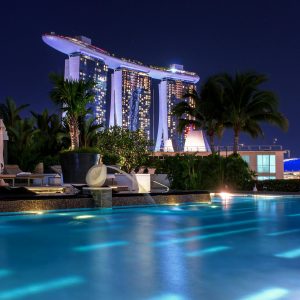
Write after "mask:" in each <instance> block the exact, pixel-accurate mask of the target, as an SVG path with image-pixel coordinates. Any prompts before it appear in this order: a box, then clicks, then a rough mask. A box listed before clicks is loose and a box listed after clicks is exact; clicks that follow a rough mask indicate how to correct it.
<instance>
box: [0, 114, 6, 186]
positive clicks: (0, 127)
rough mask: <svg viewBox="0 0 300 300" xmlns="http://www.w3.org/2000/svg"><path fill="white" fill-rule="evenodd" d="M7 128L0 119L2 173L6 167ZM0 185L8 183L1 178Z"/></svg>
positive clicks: (0, 162) (0, 165)
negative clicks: (5, 141) (5, 139)
mask: <svg viewBox="0 0 300 300" xmlns="http://www.w3.org/2000/svg"><path fill="white" fill-rule="evenodd" d="M6 135H7V133H6V129H5V125H4V123H3V120H2V119H0V173H2V171H3V168H4V157H3V151H4V138H6ZM0 185H7V184H6V183H5V182H4V180H3V179H0Z"/></svg>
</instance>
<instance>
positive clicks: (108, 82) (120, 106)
mask: <svg viewBox="0 0 300 300" xmlns="http://www.w3.org/2000/svg"><path fill="white" fill-rule="evenodd" d="M42 38H43V41H44V42H45V43H46V44H48V45H49V46H51V47H52V48H54V49H56V50H58V51H60V52H62V53H64V54H66V55H68V58H66V60H65V79H69V80H79V79H83V80H87V79H93V80H94V81H95V83H96V85H95V91H94V92H95V101H94V103H93V104H92V109H93V114H94V117H95V118H96V120H97V122H98V123H99V124H100V123H102V124H104V125H105V126H106V127H107V126H114V125H118V126H122V127H123V128H128V129H130V130H137V129H141V130H143V131H144V132H145V133H146V135H147V136H148V138H149V139H150V138H151V136H155V135H156V139H155V141H154V142H155V151H160V150H161V149H165V148H166V147H169V150H170V149H171V151H182V150H183V148H184V139H185V135H184V133H179V132H177V130H176V127H177V124H178V121H177V118H176V117H175V116H173V114H172V109H173V107H174V106H175V105H176V104H177V103H179V102H180V101H183V100H182V96H183V95H184V94H185V93H186V92H191V91H192V90H193V89H195V85H196V83H197V82H198V81H199V76H198V75H197V74H195V73H192V72H188V71H184V70H183V66H181V65H175V64H174V65H171V66H170V68H163V67H157V66H146V65H144V64H142V63H141V62H138V61H134V60H129V59H125V58H117V57H116V56H115V55H114V54H110V53H109V52H107V51H105V50H103V49H101V48H98V47H95V46H94V45H92V43H91V40H90V39H89V38H87V37H84V36H78V37H75V38H73V37H67V36H62V35H57V34H55V33H50V34H44V35H43V37H42ZM155 84H156V85H158V88H157V87H156V90H158V99H159V101H158V102H159V103H158V111H159V115H158V116H155V117H154V118H152V117H151V107H152V111H153V109H154V107H153V106H154V95H153V94H154V92H153V90H155V89H154V87H153V86H154V85H155ZM109 87H110V99H108V96H109ZM185 101H189V102H190V104H191V105H193V103H192V99H186V100H185ZM153 122H158V124H153ZM154 125H155V126H154ZM153 128H156V130H155V131H156V132H153V130H154V129H153ZM151 132H152V134H151Z"/></svg>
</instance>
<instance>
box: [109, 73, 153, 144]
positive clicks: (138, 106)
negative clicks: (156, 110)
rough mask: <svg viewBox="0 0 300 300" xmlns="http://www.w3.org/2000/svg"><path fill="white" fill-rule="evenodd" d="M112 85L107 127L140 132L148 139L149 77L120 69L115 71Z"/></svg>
mask: <svg viewBox="0 0 300 300" xmlns="http://www.w3.org/2000/svg"><path fill="white" fill-rule="evenodd" d="M112 83H113V84H112V91H111V108H110V122H109V125H110V126H114V125H119V126H122V127H123V128H126V129H129V130H131V131H136V130H142V131H143V132H145V134H146V136H147V137H148V139H150V126H151V125H150V120H151V118H150V106H151V99H152V97H151V77H149V76H148V75H147V74H146V73H143V72H139V71H135V70H130V69H125V68H122V69H119V70H115V72H114V73H113V75H112Z"/></svg>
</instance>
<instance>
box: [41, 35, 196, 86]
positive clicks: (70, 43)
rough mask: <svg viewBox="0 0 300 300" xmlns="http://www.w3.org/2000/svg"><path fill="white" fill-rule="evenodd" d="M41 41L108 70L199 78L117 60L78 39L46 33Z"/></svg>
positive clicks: (138, 63) (169, 77)
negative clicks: (99, 64) (82, 56)
mask: <svg viewBox="0 0 300 300" xmlns="http://www.w3.org/2000/svg"><path fill="white" fill-rule="evenodd" d="M42 39H43V41H44V42H45V43H46V44H47V45H49V46H50V47H52V48H54V49H56V50H57V51H60V52H62V53H65V54H67V55H71V54H72V53H82V54H84V55H88V56H91V57H94V58H96V59H100V60H102V61H103V62H104V63H105V64H106V65H107V66H108V67H109V68H111V69H117V68H127V69H132V70H135V71H138V72H143V73H146V74H148V76H150V77H151V78H154V79H160V80H162V79H166V78H167V79H174V80H182V81H188V82H192V83H197V82H198V81H199V79H200V77H199V76H198V75H197V74H196V73H193V72H188V71H184V70H177V69H174V68H164V67H157V66H152V65H151V66H147V65H145V64H143V63H141V62H139V61H136V60H130V59H126V58H118V57H116V56H115V55H114V54H111V53H109V52H108V51H106V50H103V49H101V48H99V47H96V46H94V45H91V44H90V43H87V42H84V41H82V40H80V39H78V38H73V37H68V36H63V35H58V34H55V33H46V34H43V36H42Z"/></svg>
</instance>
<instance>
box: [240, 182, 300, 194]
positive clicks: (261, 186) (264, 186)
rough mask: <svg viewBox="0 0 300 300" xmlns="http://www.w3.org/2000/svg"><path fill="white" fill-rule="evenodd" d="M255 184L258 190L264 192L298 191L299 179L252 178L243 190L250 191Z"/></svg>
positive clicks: (299, 186)
mask: <svg viewBox="0 0 300 300" xmlns="http://www.w3.org/2000/svg"><path fill="white" fill-rule="evenodd" d="M254 185H256V187H257V190H258V191H266V192H291V193H295V192H300V180H299V179H272V180H271V179H270V180H252V181H251V182H248V183H247V184H246V186H245V190H248V191H252V190H253V187H254Z"/></svg>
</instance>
